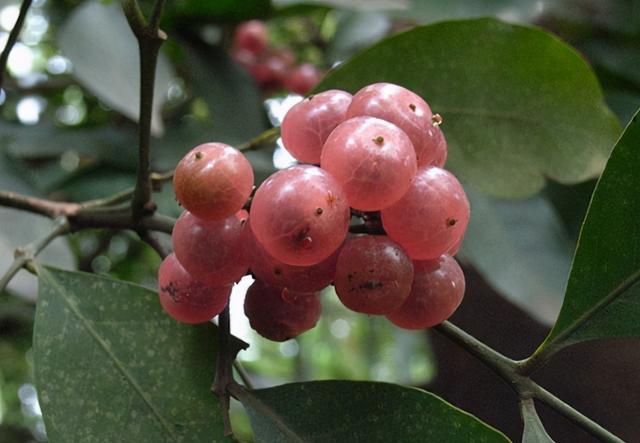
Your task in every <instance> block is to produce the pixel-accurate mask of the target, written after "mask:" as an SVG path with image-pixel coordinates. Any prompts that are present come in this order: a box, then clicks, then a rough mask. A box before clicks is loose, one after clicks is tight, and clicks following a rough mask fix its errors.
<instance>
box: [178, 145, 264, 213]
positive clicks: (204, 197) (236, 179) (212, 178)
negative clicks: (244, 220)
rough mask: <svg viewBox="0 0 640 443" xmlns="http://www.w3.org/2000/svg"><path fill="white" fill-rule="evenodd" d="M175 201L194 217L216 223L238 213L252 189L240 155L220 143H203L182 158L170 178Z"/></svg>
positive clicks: (250, 176)
mask: <svg viewBox="0 0 640 443" xmlns="http://www.w3.org/2000/svg"><path fill="white" fill-rule="evenodd" d="M173 188H174V191H175V193H176V198H177V199H178V202H179V203H180V204H181V205H182V206H183V207H184V208H185V209H186V210H188V211H189V212H191V213H192V214H193V215H195V216H196V217H198V218H202V219H205V220H220V219H224V218H227V217H229V216H230V215H232V214H235V213H236V212H238V211H239V210H240V209H241V208H242V206H243V205H244V203H245V202H246V201H247V198H248V197H249V194H251V190H252V188H253V169H252V168H251V164H250V163H249V161H248V160H247V159H246V157H245V156H244V155H242V153H241V152H240V151H238V150H237V149H234V148H232V147H231V146H229V145H225V144H224V143H205V144H203V145H199V146H196V147H195V148H193V149H192V150H191V151H189V152H188V153H187V155H185V156H184V157H183V158H182V160H180V162H179V163H178V166H177V167H176V171H175V174H174V175H173Z"/></svg>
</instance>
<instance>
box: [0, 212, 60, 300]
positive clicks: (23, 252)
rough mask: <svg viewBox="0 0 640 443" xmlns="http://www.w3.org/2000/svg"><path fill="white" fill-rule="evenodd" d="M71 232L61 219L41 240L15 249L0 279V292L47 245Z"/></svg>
mask: <svg viewBox="0 0 640 443" xmlns="http://www.w3.org/2000/svg"><path fill="white" fill-rule="evenodd" d="M70 230H71V225H70V224H69V221H68V220H67V218H66V217H62V218H60V219H58V220H57V221H56V225H55V228H54V229H53V230H52V231H51V232H49V233H48V234H47V235H46V236H44V237H43V238H41V239H39V240H36V241H34V242H32V243H29V244H28V245H26V246H22V247H20V248H17V249H16V250H15V252H14V256H15V258H14V260H13V263H11V266H10V267H9V269H7V271H6V272H5V273H4V275H3V276H2V278H0V292H2V291H4V289H5V288H6V287H7V285H8V284H9V282H10V281H11V279H12V278H13V277H14V276H15V275H16V274H17V273H18V271H19V270H20V269H22V267H23V266H24V265H25V264H27V263H28V262H30V261H31V260H33V259H34V258H35V257H36V256H37V255H38V254H39V253H40V251H42V250H43V249H44V248H46V247H47V246H48V245H49V243H51V242H52V241H53V240H55V239H56V238H58V237H59V236H61V235H64V234H66V233H68V232H69V231H70Z"/></svg>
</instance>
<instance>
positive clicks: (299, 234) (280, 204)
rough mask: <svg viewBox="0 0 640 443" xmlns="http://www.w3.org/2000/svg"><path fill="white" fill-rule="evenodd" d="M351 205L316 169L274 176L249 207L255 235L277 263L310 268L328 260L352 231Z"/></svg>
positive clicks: (326, 175) (286, 171)
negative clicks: (350, 219)
mask: <svg viewBox="0 0 640 443" xmlns="http://www.w3.org/2000/svg"><path fill="white" fill-rule="evenodd" d="M349 218H350V212H349V204H348V203H347V198H346V196H345V195H344V192H343V191H342V189H341V188H340V185H339V184H338V183H337V182H336V181H335V179H334V178H333V177H331V175H329V173H328V172H326V171H324V170H322V169H320V168H317V167H315V166H293V167H291V168H288V169H283V170H281V171H278V172H276V173H275V174H273V175H271V176H270V177H269V178H268V179H267V180H265V181H264V182H263V183H262V185H260V187H259V188H258V190H257V191H256V194H255V196H254V197H253V202H252V203H251V219H250V223H251V230H252V231H253V233H254V235H255V237H256V239H257V240H258V242H260V244H261V245H262V246H263V247H264V248H265V250H266V251H267V252H268V253H269V254H271V255H272V256H273V257H275V258H276V259H278V260H280V261H282V262H284V263H287V264H290V265H295V266H309V265H314V264H316V263H319V262H321V261H322V260H324V259H326V258H327V257H329V256H330V255H331V254H332V253H333V252H334V251H335V250H336V249H338V246H340V245H341V244H342V242H343V241H344V239H345V237H346V235H347V231H348V229H349Z"/></svg>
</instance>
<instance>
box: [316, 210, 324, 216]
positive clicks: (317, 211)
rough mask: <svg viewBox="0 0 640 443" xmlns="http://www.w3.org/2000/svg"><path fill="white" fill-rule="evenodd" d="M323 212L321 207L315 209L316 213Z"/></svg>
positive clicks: (320, 213)
mask: <svg viewBox="0 0 640 443" xmlns="http://www.w3.org/2000/svg"><path fill="white" fill-rule="evenodd" d="M323 212H324V211H323V210H322V208H318V209H316V215H322V213H323Z"/></svg>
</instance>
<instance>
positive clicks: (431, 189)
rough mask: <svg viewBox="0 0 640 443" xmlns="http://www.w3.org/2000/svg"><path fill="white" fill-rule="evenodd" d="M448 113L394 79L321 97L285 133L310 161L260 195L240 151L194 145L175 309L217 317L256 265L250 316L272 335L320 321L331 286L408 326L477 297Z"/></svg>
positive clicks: (183, 317)
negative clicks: (467, 263) (464, 245)
mask: <svg viewBox="0 0 640 443" xmlns="http://www.w3.org/2000/svg"><path fill="white" fill-rule="evenodd" d="M441 121H442V120H441V119H440V117H439V116H438V115H437V114H436V115H434V114H432V112H431V109H430V108H429V106H428V105H427V103H426V102H425V101H424V100H423V99H422V98H420V97H419V96H418V95H416V94H415V93H413V92H411V91H409V90H407V89H405V88H403V87H400V86H397V85H393V84H389V83H376V84H372V85H369V86H367V87H365V88H363V89H361V90H360V91H358V92H357V93H356V94H355V95H353V96H352V95H351V94H349V93H347V92H344V91H339V90H330V91H326V92H322V93H319V94H316V95H313V96H309V97H307V98H306V99H304V100H303V101H302V102H300V103H298V104H297V105H295V106H294V107H293V108H291V110H290V111H289V112H288V113H287V115H286V116H285V119H284V121H283V123H282V128H281V129H282V140H283V143H284V145H285V147H286V148H287V149H288V150H289V151H290V152H291V154H292V155H293V156H294V157H295V158H296V159H297V160H299V161H300V162H303V163H308V164H306V165H297V166H293V167H290V168H288V169H284V170H280V171H278V172H276V173H274V174H273V175H271V176H270V177H269V178H268V179H267V180H265V181H264V182H263V183H262V184H261V185H260V187H259V188H258V189H257V190H256V192H255V194H254V195H253V197H252V198H251V199H249V197H250V194H251V191H252V187H253V172H252V170H251V166H250V165H249V162H248V161H247V160H246V159H245V157H244V156H243V155H242V154H241V153H240V152H239V151H237V150H235V149H233V148H232V147H230V146H227V145H224V144H221V143H209V144H204V145H200V146H198V147H196V148H194V149H193V150H192V151H191V152H189V153H188V154H187V155H186V156H185V157H184V158H183V159H182V160H181V161H180V163H179V164H178V167H177V168H176V171H175V177H174V186H175V192H176V196H177V199H178V201H179V202H180V203H181V204H182V206H183V207H184V208H185V209H186V211H185V212H184V213H183V214H182V216H181V217H180V218H179V219H178V221H177V223H176V225H175V228H174V231H173V245H174V254H175V255H174V254H172V255H171V256H169V257H167V259H165V261H164V262H163V264H162V266H161V267H160V274H159V288H160V300H161V302H162V305H163V306H164V308H165V310H166V311H167V312H168V313H169V314H170V315H172V316H173V317H174V318H176V319H178V320H180V321H185V322H190V323H195V322H202V321H208V320H209V319H211V318H212V317H213V316H215V315H217V314H218V313H219V312H220V311H221V310H222V309H223V308H224V306H225V305H226V304H227V302H228V299H229V293H230V291H231V285H233V283H234V282H236V281H237V280H238V279H240V278H241V277H242V276H243V275H244V274H245V273H246V272H247V270H248V269H250V270H251V272H252V273H253V275H254V277H255V278H256V281H255V282H254V283H253V285H252V286H251V287H250V288H249V290H248V292H247V295H246V299H245V313H246V315H247V317H248V318H249V321H250V323H251V326H252V327H253V328H254V329H255V330H256V331H257V332H258V333H260V334H261V335H263V336H264V337H267V338H269V339H272V340H278V341H281V340H286V339H288V338H291V337H294V336H296V335H298V334H300V333H302V332H304V331H306V330H308V329H310V328H312V327H313V326H314V325H315V324H316V322H317V320H318V318H319V316H320V310H321V307H320V302H319V300H318V296H317V294H318V291H320V290H322V289H323V288H325V287H327V286H328V285H330V284H332V283H333V284H334V285H335V290H336V293H337V295H338V297H339V299H340V300H341V301H342V303H343V304H344V305H345V306H346V307H347V308H349V309H351V310H354V311H356V312H362V313H366V314H372V315H385V316H386V317H387V318H388V319H389V320H391V321H392V322H393V323H395V324H396V325H398V326H401V327H403V328H409V329H422V328H426V327H430V326H434V325H436V324H439V323H441V322H443V321H444V320H446V319H447V318H448V317H449V316H450V315H451V314H452V313H453V312H454V311H455V309H456V308H457V307H458V305H459V304H460V302H461V300H462V297H463V294H464V288H465V281H464V275H463V273H462V270H461V269H460V267H459V265H458V263H457V262H456V260H455V259H453V257H452V256H453V255H454V254H455V253H456V252H457V248H458V247H459V245H460V243H461V242H462V238H463V235H464V232H465V230H466V227H467V223H468V221H469V202H468V200H467V198H466V195H465V193H464V190H463V188H462V186H461V185H460V183H459V182H458V180H457V179H456V178H455V177H454V176H453V175H452V174H451V173H449V172H447V171H446V170H444V169H442V166H443V165H444V162H445V160H446V157H447V145H446V141H445V139H444V136H443V135H442V132H441V130H440V127H439V124H440V123H441ZM318 164H319V165H320V166H319V167H318V166H315V165H318ZM243 208H248V209H250V213H249V212H248V211H247V210H246V209H243ZM351 223H353V224H351ZM350 224H351V225H350ZM350 228H351V229H350ZM350 230H351V231H352V232H351V233H349V232H350ZM355 232H366V234H363V235H357V234H355ZM372 234H376V235H372Z"/></svg>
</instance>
